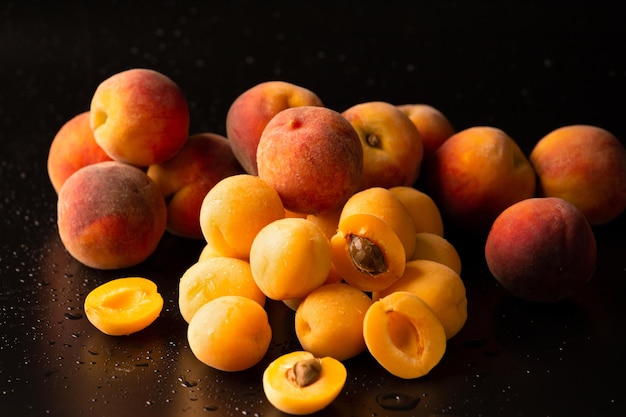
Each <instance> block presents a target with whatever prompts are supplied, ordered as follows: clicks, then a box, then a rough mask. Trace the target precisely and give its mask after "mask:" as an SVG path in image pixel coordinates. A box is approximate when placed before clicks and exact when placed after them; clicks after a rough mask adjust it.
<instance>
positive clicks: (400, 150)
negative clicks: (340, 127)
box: [342, 101, 424, 189]
mask: <svg viewBox="0 0 626 417" xmlns="http://www.w3.org/2000/svg"><path fill="white" fill-rule="evenodd" d="M342 115H343V117H345V118H346V119H347V120H348V121H349V122H350V123H351V124H352V126H353V127H354V129H355V130H356V131H357V133H358V134H359V138H360V140H361V144H362V146H363V172H362V174H361V176H362V177H361V185H360V189H366V188H370V187H383V188H391V187H395V186H400V185H406V186H410V185H413V183H415V181H416V180H417V177H418V176H419V173H420V167H421V163H422V157H423V155H424V148H423V145H422V140H421V138H420V135H419V132H418V131H417V128H416V127H415V125H414V124H413V122H412V121H411V120H410V119H409V118H408V116H407V115H405V114H404V113H403V112H402V111H400V110H399V109H398V108H397V107H396V106H394V105H392V104H389V103H385V102H382V101H370V102H366V103H360V104H357V105H355V106H352V107H350V108H349V109H347V110H345V111H344V112H343V113H342Z"/></svg>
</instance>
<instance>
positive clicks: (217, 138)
mask: <svg viewBox="0 0 626 417" xmlns="http://www.w3.org/2000/svg"><path fill="white" fill-rule="evenodd" d="M242 172H243V168H242V167H241V165H240V164H239V162H238V161H237V158H235V155H234V154H233V151H232V148H231V147H230V142H229V141H228V139H226V138H225V137H224V136H221V135H218V134H215V133H198V134H195V135H192V136H190V137H189V139H188V140H187V142H186V143H185V145H184V146H183V148H182V149H181V150H180V151H179V152H178V153H177V154H176V155H175V156H174V157H172V158H170V159H168V160H167V161H165V162H162V163H161V164H156V165H150V167H148V171H147V173H148V176H149V177H150V178H151V179H152V180H153V181H154V182H155V183H156V184H157V185H158V186H159V188H160V189H161V191H162V192H163V195H164V196H165V199H166V201H167V229H168V231H170V232H171V233H173V234H175V235H179V236H183V237H188V238H192V239H202V238H203V234H202V230H201V228H200V208H201V207H202V202H203V201H204V197H205V196H206V194H207V193H208V192H209V190H210V189H211V188H213V186H214V185H215V184H217V183H218V182H219V181H221V180H222V179H224V178H226V177H229V176H231V175H236V174H240V173H242Z"/></svg>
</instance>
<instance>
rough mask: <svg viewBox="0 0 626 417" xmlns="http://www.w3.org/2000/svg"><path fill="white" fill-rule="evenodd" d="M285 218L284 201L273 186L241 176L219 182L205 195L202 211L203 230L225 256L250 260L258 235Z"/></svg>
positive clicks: (201, 222)
mask: <svg viewBox="0 0 626 417" xmlns="http://www.w3.org/2000/svg"><path fill="white" fill-rule="evenodd" d="M284 217H285V208H284V207H283V203H282V200H281V199H280V196H279V195H278V193H277V192H276V190H275V189H274V188H273V187H272V186H271V185H270V184H268V183H267V182H265V181H264V180H262V179H261V178H259V177H257V176H254V175H250V174H239V175H233V176H230V177H227V178H224V179H223V180H221V181H219V182H218V183H217V184H215V185H214V186H213V188H211V190H209V192H208V193H207V194H206V196H205V197H204V200H203V202H202V206H201V207H200V229H201V230H202V234H203V235H204V237H205V239H206V241H207V242H210V244H211V245H212V246H213V247H214V248H215V249H216V250H217V251H218V252H219V253H221V254H222V255H223V256H230V257H234V258H239V259H244V260H247V259H248V258H249V257H250V248H251V246H252V241H253V240H254V238H255V237H256V235H257V233H258V232H259V231H260V230H261V229H262V228H263V227H265V226H267V225H268V224H269V223H271V222H273V221H274V220H278V219H281V218H284Z"/></svg>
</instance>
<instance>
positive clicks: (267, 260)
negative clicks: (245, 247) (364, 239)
mask: <svg viewBox="0 0 626 417" xmlns="http://www.w3.org/2000/svg"><path fill="white" fill-rule="evenodd" d="M331 259H332V257H331V251H330V243H329V242H328V238H326V235H325V234H324V232H323V231H322V229H320V228H319V227H318V226H317V225H316V224H314V223H312V222H310V221H308V220H306V219H303V218H299V217H286V218H283V219H279V220H276V221H273V222H272V223H270V224H268V225H267V226H265V227H264V228H263V229H261V231H259V233H258V234H257V236H256V237H255V239H254V241H253V242H252V247H251V248H250V268H251V270H252V277H253V278H254V281H255V282H256V283H257V285H258V286H259V288H260V289H261V291H263V293H264V294H265V295H266V296H267V297H269V298H271V299H274V300H287V299H291V298H302V297H305V296H306V295H307V294H308V293H310V292H311V291H313V290H314V289H315V288H317V287H319V286H320V285H322V284H323V283H324V281H325V280H326V277H327V276H328V272H329V270H330V264H331Z"/></svg>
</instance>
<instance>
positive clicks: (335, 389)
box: [263, 351, 347, 415]
mask: <svg viewBox="0 0 626 417" xmlns="http://www.w3.org/2000/svg"><path fill="white" fill-rule="evenodd" d="M312 365H315V366H312ZM346 378H347V371H346V368H345V366H344V365H343V364H342V363H341V362H340V361H338V360H337V359H334V358H332V357H324V358H315V356H314V355H313V354H312V353H310V352H306V351H295V352H291V353H287V354H285V355H283V356H280V357H279V358H277V359H275V360H274V361H273V362H272V363H270V364H269V365H268V367H267V368H266V369H265V371H264V372H263V390H264V391H265V396H266V397H267V399H268V401H269V402H270V403H271V404H272V405H273V406H274V407H276V408H277V409H279V410H280V411H282V412H284V413H288V414H295V415H304V414H312V413H314V412H316V411H319V410H322V409H323V408H325V407H326V406H328V405H329V404H330V403H332V402H333V401H334V400H335V398H337V396H338V395H339V393H340V392H341V390H342V389H343V386H344V385H345V382H346Z"/></svg>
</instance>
